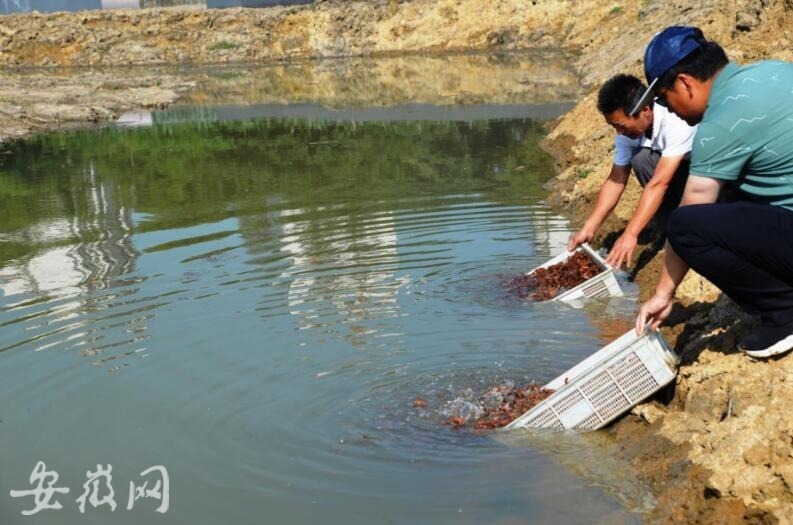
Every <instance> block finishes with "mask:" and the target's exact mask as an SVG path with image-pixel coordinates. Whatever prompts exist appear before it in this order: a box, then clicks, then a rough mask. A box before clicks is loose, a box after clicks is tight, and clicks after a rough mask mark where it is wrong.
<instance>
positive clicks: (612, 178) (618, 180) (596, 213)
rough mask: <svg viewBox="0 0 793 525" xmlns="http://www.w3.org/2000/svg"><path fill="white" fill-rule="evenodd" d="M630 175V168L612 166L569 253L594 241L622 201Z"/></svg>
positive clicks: (571, 243) (569, 244)
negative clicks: (596, 233) (599, 230)
mask: <svg viewBox="0 0 793 525" xmlns="http://www.w3.org/2000/svg"><path fill="white" fill-rule="evenodd" d="M630 173H631V167H630V166H617V165H616V164H612V166H611V172H609V176H608V178H607V179H606V180H605V181H603V185H602V186H601V187H600V192H599V193H598V198H597V201H595V207H594V208H593V209H592V212H591V213H590V214H589V217H587V219H586V221H585V222H584V225H583V226H582V227H581V229H580V230H578V231H577V232H576V233H574V234H573V235H571V236H570V242H569V243H568V244H567V249H568V250H569V251H573V250H575V249H576V247H577V246H578V245H580V244H583V243H585V242H589V241H591V240H592V238H593V237H594V236H595V232H596V231H597V229H598V228H600V225H601V224H603V221H604V220H606V217H608V215H609V214H610V213H611V211H612V210H613V209H614V207H615V206H616V205H617V203H618V202H619V201H620V197H622V193H623V192H624V191H625V185H626V184H627V183H628V177H629V176H630Z"/></svg>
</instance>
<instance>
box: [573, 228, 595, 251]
mask: <svg viewBox="0 0 793 525" xmlns="http://www.w3.org/2000/svg"><path fill="white" fill-rule="evenodd" d="M594 237H595V232H594V231H592V230H591V229H589V228H587V227H586V226H584V227H583V228H581V229H580V230H578V231H577V232H575V233H574V234H572V235H571V236H570V241H569V242H568V243H567V251H568V252H572V251H573V250H575V249H576V248H578V247H579V246H580V245H582V244H584V243H585V242H591V241H592V239H593V238H594Z"/></svg>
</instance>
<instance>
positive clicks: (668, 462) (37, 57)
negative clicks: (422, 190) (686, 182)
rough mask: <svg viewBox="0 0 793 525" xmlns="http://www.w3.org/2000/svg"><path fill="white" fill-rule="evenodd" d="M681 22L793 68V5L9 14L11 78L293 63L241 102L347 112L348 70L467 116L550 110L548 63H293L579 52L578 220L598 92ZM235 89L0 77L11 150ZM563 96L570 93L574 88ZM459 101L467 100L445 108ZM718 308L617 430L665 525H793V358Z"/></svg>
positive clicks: (593, 173) (391, 5)
mask: <svg viewBox="0 0 793 525" xmlns="http://www.w3.org/2000/svg"><path fill="white" fill-rule="evenodd" d="M670 24H696V25H699V26H700V27H702V28H703V30H704V31H705V32H706V34H707V35H708V36H709V37H710V38H714V39H716V40H718V41H720V42H721V43H722V44H723V45H724V46H725V48H726V49H727V51H728V53H729V54H730V56H731V57H732V58H733V59H735V60H737V61H742V62H746V61H751V60H756V59H762V58H772V57H773V58H781V59H793V46H791V43H792V42H791V40H793V32H792V31H791V29H790V28H793V0H738V1H737V2H733V1H728V0H700V1H695V0H676V1H674V2H661V1H660V0H643V1H641V2H627V1H622V0H615V1H614V2H611V3H604V2H601V1H600V0H501V1H492V0H440V1H437V0H412V1H404V0H403V1H396V0H391V1H386V0H382V1H368V2H364V1H360V2H356V1H352V2H340V1H338V2H337V1H324V2H317V3H315V4H313V5H311V6H303V7H291V8H273V9H266V10H264V9H263V10H246V9H232V10H223V11H208V10H198V9H192V8H182V9H157V10H144V11H107V12H90V13H78V14H53V15H37V14H32V15H12V16H3V17H0V66H5V67H16V66H112V65H129V64H143V65H151V64H157V63H169V64H174V63H193V64H196V63H198V64H207V63H216V62H234V61H254V62H272V61H276V62H278V61H281V62H283V63H284V64H283V65H281V66H278V67H273V68H272V69H269V70H267V72H265V73H264V74H262V75H260V76H256V75H254V76H253V77H251V78H249V79H246V80H245V83H243V85H248V86H249V87H250V89H247V90H242V91H240V92H239V93H237V94H236V95H235V96H239V97H240V99H241V100H245V101H248V102H251V101H252V100H250V93H251V92H256V93H258V95H257V96H259V97H261V96H263V95H262V93H265V94H266V93H271V94H273V95H272V98H273V100H280V99H279V98H278V97H281V98H282V99H284V100H294V99H295V97H297V98H298V99H300V100H304V99H305V100H309V101H319V102H321V103H323V104H328V105H333V104H334V101H336V102H337V103H341V102H340V101H343V103H345V104H346V103H349V101H350V94H349V93H345V90H344V87H343V86H345V85H348V84H347V83H346V82H344V83H341V82H339V83H338V85H339V88H338V89H334V87H333V86H334V78H336V77H334V75H341V76H346V75H348V74H351V75H353V76H355V75H359V77H360V78H361V84H368V85H371V80H372V78H373V77H374V78H375V79H379V80H375V84H376V85H377V86H380V87H381V88H380V89H379V92H380V93H383V92H385V93H388V94H389V95H388V96H390V97H392V98H393V100H395V101H396V100H415V99H421V100H425V101H427V102H432V103H443V101H444V100H447V101H448V102H450V103H452V102H460V100H459V99H456V98H455V97H459V96H460V95H459V94H460V93H463V92H464V93H466V94H465V95H464V97H465V101H468V102H470V101H480V102H492V101H502V102H503V101H512V102H522V101H525V100H526V98H525V97H526V96H536V97H538V98H539V99H542V97H543V95H542V93H539V94H538V93H534V92H532V94H531V95H527V94H526V90H536V89H537V88H536V82H534V80H536V77H537V76H538V74H540V73H539V72H540V71H542V70H543V69H544V68H546V67H547V65H542V64H540V66H539V67H537V66H536V65H519V66H517V69H516V68H512V72H511V73H510V72H509V70H510V68H509V67H508V68H506V69H504V70H499V71H503V72H499V73H495V74H494V73H492V70H493V65H492V64H488V63H486V62H485V63H482V62H481V59H476V58H472V59H471V60H472V61H471V64H470V69H468V71H470V72H471V74H470V75H463V76H456V77H455V76H451V77H444V76H443V75H440V78H441V79H442V81H441V83H440V84H438V83H437V80H433V81H431V82H430V81H427V83H424V81H423V80H421V81H417V80H416V79H417V78H419V79H423V78H432V77H434V76H437V75H426V76H424V77H422V76H420V75H417V74H414V73H415V71H417V70H416V69H411V67H412V66H410V64H412V62H413V61H411V60H408V61H405V62H403V63H400V62H399V61H394V62H391V65H390V66H382V65H380V66H374V65H372V64H367V63H366V62H358V63H357V65H355V66H354V67H352V68H351V69H349V70H345V71H342V72H341V73H334V72H332V71H331V72H329V71H328V70H327V69H323V67H321V66H319V65H317V67H309V68H308V69H307V70H306V72H303V73H298V74H297V76H295V75H294V71H293V70H291V69H290V68H288V67H286V64H288V63H289V62H290V61H294V60H296V59H301V60H303V59H306V60H308V59H313V58H317V57H329V56H358V55H362V56H375V55H394V54H399V53H404V52H417V51H418V52H423V53H430V52H449V51H471V50H478V51H481V50H517V49H522V48H527V47H530V48H537V47H562V48H565V49H571V50H575V52H576V53H577V57H578V58H577V60H576V62H575V64H576V67H577V73H578V75H579V76H580V78H582V79H583V81H584V84H585V85H586V86H589V89H590V91H589V92H588V94H587V95H586V96H584V97H583V98H582V99H581V101H580V103H579V104H578V105H577V106H576V107H575V108H574V109H572V110H571V111H570V112H568V113H567V114H566V115H565V116H563V117H562V118H560V119H559V120H558V121H557V122H556V123H555V126H554V128H553V130H552V131H551V133H550V135H549V139H548V142H547V146H548V149H549V150H550V151H552V152H553V153H554V154H555V156H556V158H557V159H558V161H559V170H560V174H559V176H558V178H557V180H556V183H555V186H554V188H553V190H552V195H553V197H554V199H555V202H556V204H557V205H558V206H559V207H560V208H562V209H563V210H564V211H565V213H567V214H568V215H570V216H572V217H574V218H581V217H582V215H583V214H584V213H586V211H587V210H588V208H589V206H591V203H592V202H593V199H594V195H595V193H596V191H597V188H598V186H599V184H600V183H601V181H602V179H603V177H604V176H605V174H606V172H607V170H608V167H609V165H610V159H611V154H612V151H611V148H612V143H613V134H612V131H611V130H610V129H609V128H608V127H607V126H606V125H605V123H604V122H603V120H602V118H601V117H600V116H599V115H598V114H597V112H596V110H595V107H594V99H595V90H596V88H597V86H598V85H599V84H600V83H601V82H602V81H603V80H605V79H606V78H608V77H609V76H611V75H612V74H615V73H617V72H633V73H635V74H640V73H641V56H642V51H643V48H644V46H645V45H646V43H647V41H648V40H649V39H650V38H651V36H652V35H653V34H654V33H655V32H656V31H658V30H660V29H662V28H663V27H664V26H666V25H670ZM432 60H435V59H432ZM432 60H430V62H426V63H425V65H424V66H419V69H421V68H426V69H427V70H428V71H435V70H438V69H441V68H443V64H444V62H443V60H447V58H443V59H438V60H439V61H436V62H432ZM477 60H479V62H477ZM279 68H280V69H279ZM386 69H391V70H392V71H391V72H390V73H386V72H383V71H384V70H386ZM463 70H466V69H465V68H463ZM289 71H292V72H291V73H290V72H289ZM515 71H517V72H518V73H515ZM551 76H554V75H550V76H549V78H550V77H551ZM339 78H341V77H339ZM222 79H223V75H220V76H216V77H212V76H211V75H210V76H207V75H206V74H204V73H190V72H188V73H185V74H179V75H177V74H173V73H172V72H158V71H157V70H153V69H150V68H135V69H111V70H97V69H79V70H73V71H70V72H68V73H61V72H56V71H54V70H53V71H49V72H48V71H42V70H35V71H10V70H7V71H5V72H4V74H3V76H2V78H0V140H3V139H4V138H8V137H11V136H21V135H24V134H26V133H30V132H31V131H37V130H40V129H41V130H44V129H52V128H55V127H58V126H60V125H65V124H68V123H70V122H84V121H101V120H110V119H112V118H115V116H116V115H117V114H118V113H119V112H121V111H123V110H125V109H131V108H135V107H162V106H165V105H168V104H170V103H172V102H174V101H175V100H177V99H178V98H180V97H183V96H189V97H191V98H193V99H194V100H196V101H200V100H202V99H201V97H202V96H203V97H210V96H211V93H212V92H213V91H212V90H211V89H210V90H204V88H205V87H207V86H208V85H210V84H212V83H222V82H223V80H222ZM472 79H476V80H477V81H476V82H474V81H472ZM526 79H531V81H530V82H528V81H525V80H526ZM554 82H556V81H550V80H549V84H548V89H549V90H554V89H557V88H558V86H559V84H558V83H554ZM246 83H247V84H246ZM231 85H232V86H237V87H238V86H240V84H239V83H231ZM563 85H564V86H566V87H565V88H564V89H567V88H568V87H570V86H569V84H568V83H566V81H565V83H563ZM406 86H407V87H406ZM444 86H445V87H444ZM504 86H507V87H506V89H504ZM526 86H530V87H526ZM229 89H232V90H233V89H236V88H235V87H231V88H229ZM521 90H523V91H521ZM377 91H378V90H374V91H373V92H377ZM446 92H448V93H456V95H454V96H453V97H448V99H444V97H443V93H446ZM505 92H506V93H508V95H506V96H505V95H504V93H505ZM188 93H189V95H186V94H188ZM265 96H269V95H265ZM345 97H346V98H345ZM204 100H206V98H205V99H204ZM267 100H270V99H267ZM257 101H262V100H257ZM364 101H365V100H364ZM638 195H639V192H638V188H637V187H636V185H633V186H631V187H630V188H629V190H628V193H627V195H626V198H625V199H623V202H622V204H621V205H620V206H619V207H618V209H617V210H616V213H615V214H614V217H613V218H612V219H611V220H610V221H609V222H608V224H606V225H605V226H604V228H602V231H601V232H600V237H599V240H600V242H602V243H603V244H606V245H608V243H609V242H611V241H613V240H614V238H615V235H616V233H617V232H619V231H620V229H621V228H622V226H623V225H624V222H625V220H626V219H627V218H628V216H629V214H630V212H631V210H632V209H633V207H634V205H635V203H636V201H637V199H638ZM659 266H660V256H659V255H658V254H656V253H654V252H653V250H652V249H651V248H650V247H648V246H645V249H644V250H643V252H642V254H641V257H640V267H641V269H640V270H639V271H638V272H637V274H636V278H637V280H638V282H639V283H640V285H641V288H642V295H643V296H646V295H648V294H649V293H651V292H652V285H653V284H654V280H655V277H656V276H657V273H658V268H659ZM718 296H719V294H718V291H717V290H715V289H714V288H713V287H712V286H711V285H709V284H708V283H707V282H705V281H703V280H702V279H700V278H698V277H696V276H691V277H690V278H688V279H687V280H686V282H685V283H684V285H683V286H682V288H681V290H680V292H679V297H680V299H681V301H682V303H683V305H684V307H682V308H678V309H677V310H676V311H675V313H674V315H673V318H672V320H671V322H670V324H671V327H670V328H668V329H666V335H667V337H668V339H669V340H670V341H674V342H676V349H677V350H678V352H680V353H681V354H682V355H683V366H682V368H681V372H680V375H679V378H678V380H677V384H676V385H675V388H674V389H670V391H669V392H667V393H666V397H663V396H661V399H659V400H656V401H653V402H651V403H646V404H644V405H641V406H640V407H638V408H637V409H635V410H634V411H633V415H631V416H629V417H627V418H624V419H623V420H621V421H620V422H619V423H618V424H616V425H614V426H613V427H612V429H611V431H610V434H611V435H612V436H613V438H614V441H615V443H617V444H618V446H619V447H621V448H622V450H623V453H624V455H625V456H626V457H627V458H629V459H630V460H631V461H632V463H633V464H634V466H635V467H636V469H637V470H638V471H639V472H640V473H642V475H643V476H644V478H645V479H647V480H648V481H650V483H651V485H652V487H653V488H654V490H655V493H656V497H657V500H658V506H657V507H656V510H655V511H654V513H653V515H652V516H651V517H652V518H653V520H654V521H659V522H669V523H744V522H756V523H791V522H793V446H792V445H793V416H791V414H790V413H789V411H788V410H786V408H787V406H788V405H789V404H790V403H791V402H793V356H789V357H783V358H780V359H777V360H771V361H768V362H756V361H753V360H751V359H749V358H747V357H745V356H743V355H740V354H737V353H736V352H735V340H736V337H738V336H739V335H740V334H741V333H742V332H743V331H745V330H747V329H748V328H749V327H751V326H752V323H753V320H752V319H751V318H749V317H747V316H745V315H743V314H742V313H741V312H740V311H739V310H738V309H737V308H736V307H735V306H734V305H732V304H731V303H730V302H729V301H728V300H726V299H724V298H720V299H718V300H717V297H718ZM662 401H663V402H662Z"/></svg>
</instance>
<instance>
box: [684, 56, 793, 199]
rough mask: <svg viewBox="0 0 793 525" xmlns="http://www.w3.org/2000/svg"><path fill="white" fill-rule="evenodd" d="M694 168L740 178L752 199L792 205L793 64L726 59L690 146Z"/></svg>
mask: <svg viewBox="0 0 793 525" xmlns="http://www.w3.org/2000/svg"><path fill="white" fill-rule="evenodd" d="M691 174H692V175H701V176H704V177H711V178H714V179H721V180H725V181H738V187H739V188H740V189H741V190H742V191H743V192H744V193H745V194H746V196H747V198H748V199H749V200H752V201H758V202H763V203H766V204H773V205H776V206H783V207H785V208H788V209H790V210H793V64H792V63H790V62H781V61H776V60H769V61H763V62H757V63H754V64H751V65H748V66H739V65H737V64H735V63H732V62H731V63H729V64H727V65H726V66H725V67H724V69H722V70H721V72H720V73H719V75H718V76H717V77H716V79H715V80H714V82H713V86H712V88H711V91H710V98H709V99H708V107H707V109H706V110H705V114H704V115H703V117H702V122H701V123H700V124H699V128H698V129H697V134H696V135H695V137H694V144H693V145H692V149H691Z"/></svg>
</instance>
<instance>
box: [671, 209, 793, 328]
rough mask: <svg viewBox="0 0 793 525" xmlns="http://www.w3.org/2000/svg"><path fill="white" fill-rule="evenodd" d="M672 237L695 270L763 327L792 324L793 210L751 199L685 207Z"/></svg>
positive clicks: (674, 215)
mask: <svg viewBox="0 0 793 525" xmlns="http://www.w3.org/2000/svg"><path fill="white" fill-rule="evenodd" d="M667 236H668V239H669V243H670V244H671V245H672V247H673V248H674V250H675V252H677V254H678V255H680V257H682V259H683V260H684V261H685V262H686V263H687V264H688V265H689V266H690V267H691V268H693V269H694V270H696V271H697V272H698V273H699V274H701V275H703V276H704V277H706V278H707V279H708V280H709V281H711V282H712V283H713V284H715V285H716V286H718V287H719V288H720V289H721V290H722V291H723V292H724V293H726V294H727V295H728V296H729V297H730V298H731V299H732V300H734V301H735V302H736V303H738V304H740V305H741V306H742V307H744V308H746V309H749V310H755V311H757V312H759V313H760V316H761V318H762V320H763V322H764V323H766V324H770V325H777V326H778V325H783V324H787V323H790V322H793V211H790V210H788V209H785V208H782V207H781V206H772V205H769V204H757V203H751V202H747V201H737V202H731V203H724V204H697V205H692V206H684V207H682V208H678V209H677V210H675V211H674V212H673V213H672V215H671V217H670V220H669V229H668V232H667Z"/></svg>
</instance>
